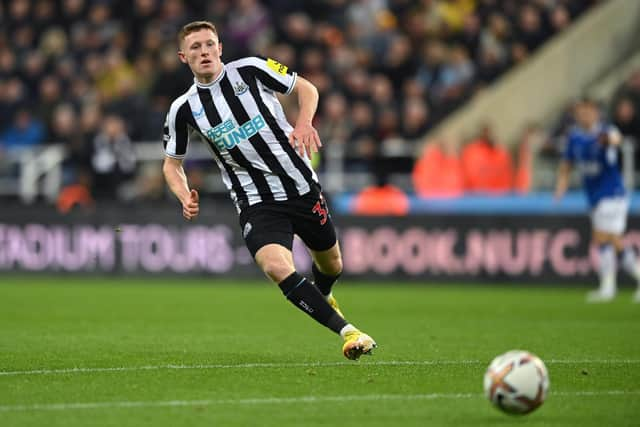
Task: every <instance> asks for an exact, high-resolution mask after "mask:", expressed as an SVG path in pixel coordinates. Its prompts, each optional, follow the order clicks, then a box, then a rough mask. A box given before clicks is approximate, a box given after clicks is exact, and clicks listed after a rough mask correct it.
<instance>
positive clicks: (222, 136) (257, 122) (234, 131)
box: [205, 114, 266, 150]
mask: <svg viewBox="0 0 640 427" xmlns="http://www.w3.org/2000/svg"><path fill="white" fill-rule="evenodd" d="M265 126H266V123H265V121H264V118H263V117H262V114H258V115H257V116H254V117H253V118H251V119H250V120H247V121H246V122H245V123H243V124H241V125H240V126H236V125H235V124H234V123H233V121H232V120H231V119H229V120H225V121H224V122H222V123H220V124H219V125H217V126H216V127H214V128H212V129H209V130H207V131H206V132H205V133H206V134H207V138H209V140H211V142H213V143H214V144H215V145H216V147H218V149H220V150H230V149H232V148H233V147H235V146H236V145H238V144H240V143H241V142H242V141H244V140H247V139H249V138H251V137H252V136H253V135H255V134H257V133H258V132H260V129H262V128H264V127H265Z"/></svg>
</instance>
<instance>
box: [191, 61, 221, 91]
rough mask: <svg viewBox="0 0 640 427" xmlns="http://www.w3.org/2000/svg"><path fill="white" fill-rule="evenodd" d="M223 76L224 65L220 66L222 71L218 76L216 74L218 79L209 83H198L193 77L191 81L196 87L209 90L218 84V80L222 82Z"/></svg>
mask: <svg viewBox="0 0 640 427" xmlns="http://www.w3.org/2000/svg"><path fill="white" fill-rule="evenodd" d="M224 74H225V69H224V63H223V64H222V71H220V74H218V77H216V78H215V79H214V80H213V81H212V82H211V83H200V82H199V81H198V79H196V78H195V77H194V78H193V81H194V83H195V84H196V86H198V87H204V88H210V87H211V86H213V85H215V84H216V83H219V82H220V80H222V78H223V77H224Z"/></svg>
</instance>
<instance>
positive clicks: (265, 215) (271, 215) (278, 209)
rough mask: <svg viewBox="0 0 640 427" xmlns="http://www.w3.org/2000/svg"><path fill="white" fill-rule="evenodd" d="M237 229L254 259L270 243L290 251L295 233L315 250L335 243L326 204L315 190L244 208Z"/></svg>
mask: <svg viewBox="0 0 640 427" xmlns="http://www.w3.org/2000/svg"><path fill="white" fill-rule="evenodd" d="M240 227H241V229H242V237H244V241H245V243H246V245H247V248H249V252H251V255H252V256H253V257H255V255H256V252H258V249H260V248H261V247H263V246H265V245H267V244H269V243H277V244H280V245H282V246H284V247H286V248H287V249H289V250H291V249H292V247H293V235H294V234H297V235H298V236H299V237H300V238H301V239H302V241H303V242H304V243H305V245H307V247H308V248H309V249H311V250H314V251H326V250H327V249H331V248H332V247H333V245H335V244H336V242H337V237H336V230H335V228H334V226H333V222H332V221H331V216H330V215H329V209H328V207H327V203H326V201H325V199H324V197H323V196H322V193H321V192H319V191H317V190H315V189H314V190H312V191H310V192H308V193H307V194H305V195H303V196H300V197H297V198H295V199H290V200H284V201H270V202H261V203H258V204H255V205H252V206H249V207H246V208H244V209H243V210H242V212H240Z"/></svg>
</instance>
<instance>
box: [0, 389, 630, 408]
mask: <svg viewBox="0 0 640 427" xmlns="http://www.w3.org/2000/svg"><path fill="white" fill-rule="evenodd" d="M551 395H552V396H630V395H640V390H603V391H564V392H556V393H551ZM480 397H482V394H479V393H430V394H365V395H347V396H299V397H264V398H248V399H204V400H156V401H121V402H72V403H36V404H31V405H4V406H0V412H31V411H67V410H77V409H105V408H148V407H189V406H213V405H264V404H291V403H322V402H355V401H360V402H364V401H383V400H404V401H406V400H438V399H470V398H480Z"/></svg>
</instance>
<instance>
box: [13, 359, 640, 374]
mask: <svg viewBox="0 0 640 427" xmlns="http://www.w3.org/2000/svg"><path fill="white" fill-rule="evenodd" d="M487 363H488V362H483V361H481V360H377V361H371V362H365V363H357V362H355V363H354V362H301V363H295V362H294V363H238V364H204V365H173V364H169V365H148V366H113V367H104V368H98V367H94V368H91V367H88V368H61V369H32V370H24V371H0V377H2V376H5V377H6V376H19V375H55V374H84V373H94V372H131V371H159V370H180V369H195V370H198V369H199V370H215V369H268V368H326V367H332V366H357V367H363V366H446V365H478V364H487ZM545 363H546V364H547V365H555V364H558V365H577V364H592V365H631V364H640V359H581V360H564V359H549V360H546V361H545Z"/></svg>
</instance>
